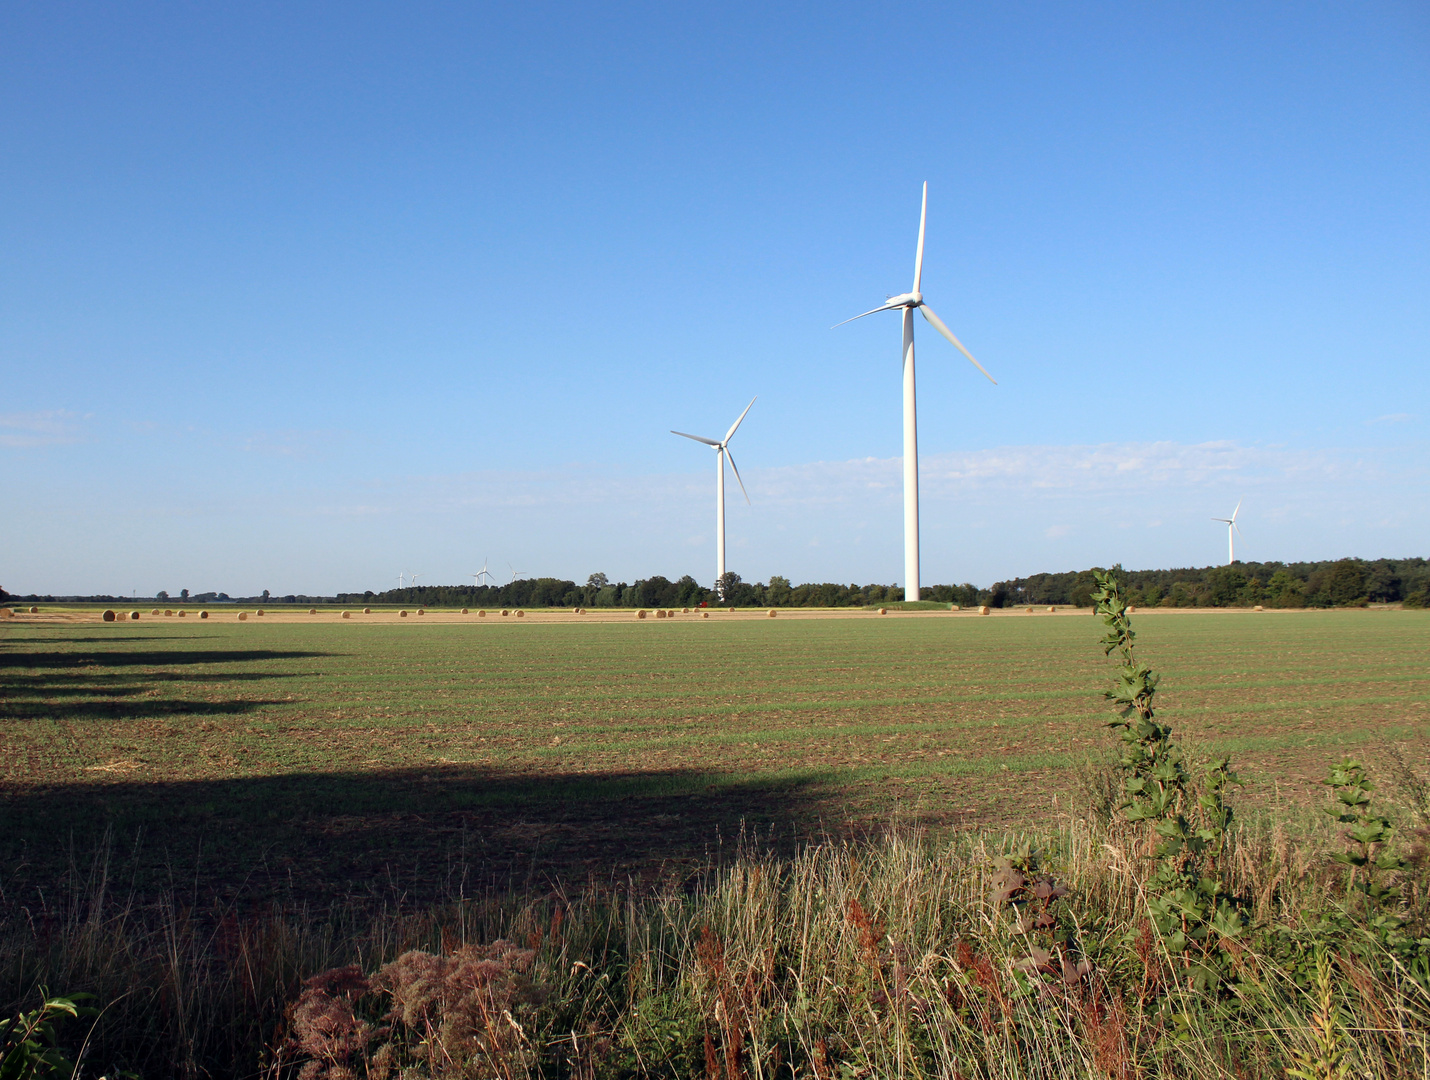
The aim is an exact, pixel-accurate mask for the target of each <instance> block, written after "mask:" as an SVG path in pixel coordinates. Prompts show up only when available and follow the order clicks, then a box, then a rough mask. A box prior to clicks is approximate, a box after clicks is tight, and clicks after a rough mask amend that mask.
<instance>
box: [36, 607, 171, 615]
mask: <svg viewBox="0 0 1430 1080" xmlns="http://www.w3.org/2000/svg"><path fill="white" fill-rule="evenodd" d="M39 613H40V609H39V608H37V607H32V608H31V609H30V614H31V615H38V614H39ZM155 614H156V615H157V614H158V612H155Z"/></svg>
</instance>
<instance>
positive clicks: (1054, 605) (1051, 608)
mask: <svg viewBox="0 0 1430 1080" xmlns="http://www.w3.org/2000/svg"><path fill="white" fill-rule="evenodd" d="M1057 610H1058V608H1057V605H1056V604H1049V605H1048V611H1049V612H1053V611H1057Z"/></svg>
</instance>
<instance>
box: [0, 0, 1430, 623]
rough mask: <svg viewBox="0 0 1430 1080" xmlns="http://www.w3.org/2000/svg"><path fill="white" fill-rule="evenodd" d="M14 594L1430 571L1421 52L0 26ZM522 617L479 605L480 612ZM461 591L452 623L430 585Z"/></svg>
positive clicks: (1285, 36)
mask: <svg viewBox="0 0 1430 1080" xmlns="http://www.w3.org/2000/svg"><path fill="white" fill-rule="evenodd" d="M0 147H3V153H0V388H3V399H0V469H3V472H0V475H3V478H4V495H5V502H6V508H7V510H6V513H5V514H4V515H3V518H0V555H3V560H2V561H0V584H3V585H4V586H5V587H6V588H8V589H11V590H14V591H24V592H29V591H40V592H46V591H54V592H91V591H102V592H128V591H130V590H137V591H138V592H139V593H140V594H141V595H143V594H145V593H148V594H152V593H153V592H154V591H155V590H156V589H160V588H164V589H168V590H170V591H171V592H172V591H176V590H177V589H179V588H185V587H186V588H190V589H193V590H195V591H199V590H207V589H222V590H225V591H228V592H231V593H235V594H239V593H248V592H255V591H258V590H260V589H263V588H268V589H271V590H272V591H274V592H276V593H284V592H289V591H308V592H331V591H334V590H339V589H363V588H381V587H383V586H384V585H385V584H386V583H387V582H389V581H391V582H392V583H394V584H395V582H396V575H397V573H398V572H399V571H408V572H410V571H420V572H421V573H422V574H423V579H422V580H423V581H425V582H445V581H458V580H461V579H462V576H463V575H464V574H469V573H470V572H471V571H472V570H474V569H476V568H477V567H479V566H480V565H481V561H482V559H483V558H484V557H485V558H489V559H490V561H491V564H492V566H493V568H494V569H495V568H502V569H503V570H505V571H506V573H505V574H504V575H503V576H509V574H510V570H518V571H524V572H526V573H527V574H531V575H536V574H550V575H557V576H562V577H571V578H576V579H578V580H584V579H585V577H586V575H587V574H589V573H591V572H593V571H598V570H599V571H604V572H606V573H608V574H610V575H611V576H612V577H613V578H625V579H630V578H633V577H635V576H638V575H640V576H643V575H646V574H651V573H663V574H666V575H667V576H671V577H675V576H678V575H680V574H683V573H691V574H694V575H695V576H696V577H697V578H700V579H701V580H708V579H711V578H713V576H714V565H713V564H714V552H713V544H714V540H713V532H714V530H713V525H714V521H713V518H714V513H713V506H711V503H712V502H713V495H714V493H713V490H712V489H713V487H714V483H713V481H714V478H713V476H711V475H710V474H711V472H712V468H713V462H712V461H711V460H710V456H711V455H710V454H709V453H708V451H705V450H703V449H702V448H700V447H698V446H696V445H695V444H692V443H689V442H688V441H686V440H682V439H677V438H675V437H674V436H672V435H670V434H669V433H668V432H669V429H670V428H679V429H681V430H685V431H695V432H698V433H705V434H718V433H720V432H723V430H724V429H725V427H727V426H728V425H729V423H730V422H731V421H732V420H733V419H734V417H735V416H736V415H738V413H739V411H740V409H742V408H743V407H744V405H745V403H746V402H747V401H748V400H749V399H750V397H752V396H754V395H759V401H758V403H757V404H756V405H755V407H754V409H752V410H751V412H750V415H749V418H748V419H747V420H746V422H745V425H744V427H742V428H741V431H740V433H739V435H738V436H737V438H736V441H735V444H734V448H735V451H736V460H737V461H738V463H739V465H740V467H741V472H742V474H743V475H744V477H745V480H746V483H747V485H748V487H749V488H750V495H751V498H752V501H753V505H750V506H746V505H745V504H744V502H743V500H739V498H738V493H737V489H735V488H734V486H733V484H732V485H731V490H732V492H733V493H734V494H733V497H732V498H731V499H730V502H729V544H730V564H731V568H732V569H734V570H736V571H738V572H740V573H741V574H742V575H743V576H744V577H746V578H747V579H765V578H768V577H769V575H771V574H784V575H787V576H789V577H792V578H794V579H795V580H810V579H814V580H837V581H846V582H847V581H857V582H865V581H880V582H893V581H899V580H900V579H901V575H902V546H901V540H900V535H901V531H900V530H901V520H900V510H899V501H900V488H899V464H898V455H899V454H900V453H901V435H900V423H901V419H900V417H901V413H900V408H901V405H900V382H899V329H898V318H897V316H896V315H883V316H878V317H871V318H869V319H865V320H861V321H860V322H857V323H854V324H851V325H849V326H843V327H840V328H839V329H837V330H831V329H830V327H831V325H832V324H833V323H835V322H838V321H839V320H840V319H843V318H847V317H848V316H850V315H853V314H856V313H857V312H859V311H863V310H865V309H867V308H869V307H872V306H874V305H875V304H877V303H879V302H880V301H881V300H882V299H883V297H884V296H885V295H887V294H889V293H898V292H902V291H904V290H906V289H907V288H908V287H909V284H910V280H911V277H912V261H913V248H914V241H915V238H916V232H917V226H918V197H919V186H920V184H921V183H922V182H923V181H924V180H927V181H928V183H929V226H928V249H927V255H926V260H925V269H924V285H923V289H924V293H925V296H926V298H927V299H928V301H929V303H930V304H931V305H932V307H933V308H934V309H935V310H937V311H938V312H939V314H940V315H941V316H942V317H943V318H944V319H945V320H946V321H947V322H948V323H949V324H950V326H951V327H952V328H953V329H954V331H955V333H957V334H958V335H959V336H960V337H961V338H962V340H963V341H964V342H965V343H966V344H967V345H968V346H969V347H970V348H971V349H972V351H973V352H974V355H976V356H977V357H978V358H979V359H980V361H982V362H983V364H984V365H985V366H986V367H988V368H989V370H990V371H992V372H993V374H994V375H995V377H997V378H998V380H999V385H998V386H997V387H994V386H991V385H989V384H988V383H987V381H986V380H984V379H983V378H982V376H980V375H979V374H978V373H977V372H976V371H975V370H974V369H973V368H972V367H971V366H970V365H969V364H968V363H967V362H966V361H965V360H963V359H962V358H961V357H960V356H959V355H958V354H957V353H955V352H954V351H953V349H952V348H951V347H949V346H948V345H947V344H946V343H945V342H943V341H942V340H941V339H939V338H938V337H937V336H936V335H934V334H933V333H932V332H931V330H930V329H929V328H928V327H927V326H925V325H924V324H923V323H922V321H920V323H919V336H918V341H919V435H920V453H921V465H922V470H923V480H924V489H923V490H924V499H923V512H924V543H923V553H924V566H923V577H924V580H925V582H939V581H965V580H969V581H973V582H975V583H978V584H987V583H989V582H991V581H993V580H995V579H999V578H1006V577H1012V576H1014V575H1020V574H1026V573H1030V572H1036V571H1039V570H1061V569H1072V568H1079V567H1084V566H1088V565H1091V564H1094V563H1097V564H1110V563H1112V562H1117V561H1121V562H1123V563H1124V564H1125V565H1128V566H1167V565H1206V564H1209V563H1212V562H1215V561H1218V560H1219V559H1220V558H1223V557H1224V556H1223V552H1224V551H1225V542H1224V535H1223V533H1222V531H1221V527H1219V526H1217V525H1215V524H1214V523H1212V522H1211V521H1210V520H1209V519H1210V518H1211V517H1212V516H1224V515H1226V514H1227V513H1229V512H1230V510H1231V508H1232V507H1233V506H1234V505H1235V504H1236V502H1237V500H1238V499H1243V498H1244V499H1245V504H1244V507H1243V510H1242V521H1243V524H1244V528H1245V534H1246V536H1245V540H1244V542H1243V544H1242V545H1241V546H1240V547H1239V549H1238V550H1239V553H1243V554H1244V555H1245V556H1246V557H1247V558H1254V559H1285V560H1292V559H1317V558H1335V557H1340V556H1344V555H1362V556H1366V557H1375V556H1381V555H1392V556H1401V555H1411V554H1420V555H1425V554H1430V552H1427V549H1426V537H1427V536H1430V510H1427V509H1426V507H1427V505H1430V499H1427V498H1426V495H1427V489H1430V468H1427V461H1430V455H1428V454H1427V450H1430V437H1427V427H1426V424H1427V420H1430V404H1427V391H1430V375H1427V368H1430V365H1427V359H1430V355H1428V354H1430V349H1427V340H1430V334H1427V331H1430V9H1427V8H1426V7H1425V5H1423V4H1420V3H1388V4H1365V5H1355V6H1352V5H1319V4H1200V5H1171V4H1128V5H1096V6H1086V7H1074V6H1071V5H1037V4H1027V5H996V6H995V5H971V4H970V5H957V4H943V5H918V4H903V5H899V6H897V7H896V6H892V5H887V6H875V5H869V4H859V5H852V4H851V5H834V4H818V5H814V4H811V5H806V6H793V5H785V6H770V5H764V4H762V5H748V6H740V5H716V6H709V7H706V8H702V9H700V10H686V9H685V8H683V7H682V6H680V5H675V6H671V5H640V6H637V5H617V6H597V5H589V6H574V5H550V4H547V5H543V4H522V5H490V6H485V7H477V6H471V5H455V4H454V5H431V4H413V3H407V4H401V5H397V4H391V5H302V4H297V5H293V4H288V5H266V6H265V5H260V4H251V5H241V6H236V7H230V8H227V9H220V8H219V7H218V6H216V5H191V4H167V5H145V4H133V5H73V4H58V3H57V4H45V5H20V4H12V5H8V6H6V7H5V8H3V9H0ZM508 564H511V566H510V568H509V569H508ZM468 580H470V579H468Z"/></svg>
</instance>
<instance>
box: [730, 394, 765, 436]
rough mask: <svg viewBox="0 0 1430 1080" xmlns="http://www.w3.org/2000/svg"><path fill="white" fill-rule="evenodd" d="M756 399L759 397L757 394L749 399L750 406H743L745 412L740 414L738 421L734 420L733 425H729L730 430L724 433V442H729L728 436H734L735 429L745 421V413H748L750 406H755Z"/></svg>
mask: <svg viewBox="0 0 1430 1080" xmlns="http://www.w3.org/2000/svg"><path fill="white" fill-rule="evenodd" d="M758 397H759V395H758V394H757V395H755V397H752V398H751V399H750V404H749V405H746V406H745V412H742V413H741V414H740V419H739V420H736V421H735V422H734V423H733V424H731V425H730V430H729V431H727V432H725V441H726V442H729V441H730V436H731V435H733V434H735V429H736V428H737V427H739V426H740V424H741V422H742V421H743V420H744V419H745V413H747V412H749V411H750V406H752V405H754V404H755V400H756V398H758Z"/></svg>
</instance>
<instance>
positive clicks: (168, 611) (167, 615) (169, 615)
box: [164, 608, 174, 619]
mask: <svg viewBox="0 0 1430 1080" xmlns="http://www.w3.org/2000/svg"><path fill="white" fill-rule="evenodd" d="M173 617H174V609H173V608H165V609H164V618H166V619H172V618H173Z"/></svg>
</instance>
